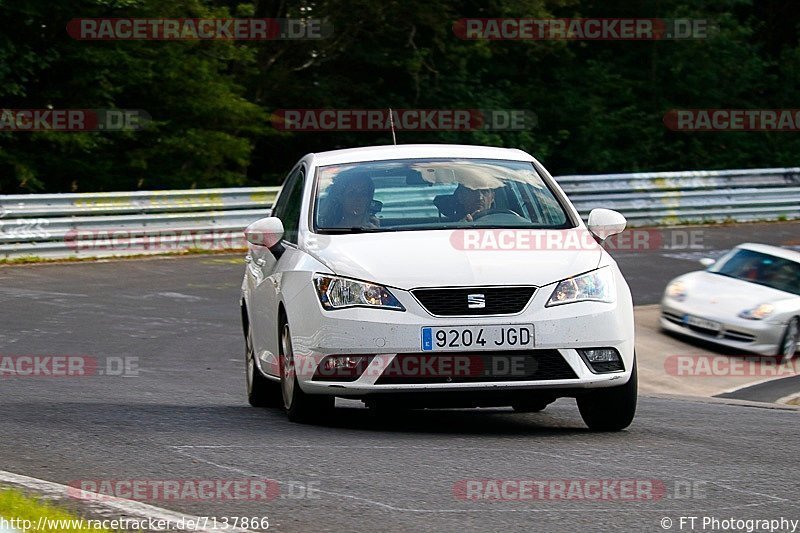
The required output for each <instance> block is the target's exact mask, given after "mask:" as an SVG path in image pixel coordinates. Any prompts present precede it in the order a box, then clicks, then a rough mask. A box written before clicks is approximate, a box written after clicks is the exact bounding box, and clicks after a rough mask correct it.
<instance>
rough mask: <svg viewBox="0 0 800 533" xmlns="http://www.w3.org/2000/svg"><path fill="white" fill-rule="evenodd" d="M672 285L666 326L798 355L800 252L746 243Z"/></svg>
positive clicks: (769, 352)
mask: <svg viewBox="0 0 800 533" xmlns="http://www.w3.org/2000/svg"><path fill="white" fill-rule="evenodd" d="M701 262H702V263H703V264H704V265H705V266H706V267H708V268H707V269H706V270H703V271H698V272H690V273H688V274H684V275H683V276H680V277H678V278H675V279H674V280H672V281H671V282H670V284H669V285H667V288H666V290H665V291H664V297H663V299H662V301H661V327H662V328H664V329H665V330H667V331H672V332H675V333H679V334H682V335H687V336H690V337H694V338H697V339H703V340H706V341H711V342H713V343H716V344H721V345H724V346H728V347H731V348H736V349H739V350H742V351H744V352H753V353H757V354H761V355H765V356H778V357H780V358H782V359H783V360H787V361H788V360H790V359H792V358H793V357H794V356H795V354H796V353H797V344H798V342H800V253H798V252H795V251H793V250H788V249H785V248H779V247H777V246H768V245H766V244H750V243H747V244H740V245H739V246H737V247H736V248H734V249H733V250H731V251H730V252H728V253H727V254H726V255H725V256H723V257H722V258H720V259H719V261H714V260H713V259H703V260H702V261H701Z"/></svg>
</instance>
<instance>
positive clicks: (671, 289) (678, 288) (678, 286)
mask: <svg viewBox="0 0 800 533" xmlns="http://www.w3.org/2000/svg"><path fill="white" fill-rule="evenodd" d="M664 292H665V294H666V295H667V296H668V297H670V298H672V299H674V300H678V301H679V302H682V301H684V300H685V299H686V284H685V283H683V282H682V281H673V282H672V283H670V284H669V285H667V290H666V291H664Z"/></svg>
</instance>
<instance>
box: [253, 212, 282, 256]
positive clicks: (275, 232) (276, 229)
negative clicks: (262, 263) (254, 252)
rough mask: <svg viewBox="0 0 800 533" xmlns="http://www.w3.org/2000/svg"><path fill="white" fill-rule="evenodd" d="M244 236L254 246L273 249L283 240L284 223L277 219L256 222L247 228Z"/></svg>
mask: <svg viewBox="0 0 800 533" xmlns="http://www.w3.org/2000/svg"><path fill="white" fill-rule="evenodd" d="M244 236H245V238H246V239H247V242H249V243H250V244H252V245H254V246H264V247H266V248H272V247H273V246H275V245H276V244H278V243H279V242H280V241H281V239H282V238H283V222H281V220H280V219H279V218H277V217H267V218H262V219H259V220H256V221H255V222H253V223H252V224H250V225H249V226H247V228H246V229H245V230H244Z"/></svg>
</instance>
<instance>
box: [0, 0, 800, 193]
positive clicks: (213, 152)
mask: <svg viewBox="0 0 800 533" xmlns="http://www.w3.org/2000/svg"><path fill="white" fill-rule="evenodd" d="M799 15H800V3H797V2H794V1H792V0H640V1H637V2H630V0H606V1H604V2H593V1H590V0H384V1H381V2H375V1H374V0H294V1H290V2H286V1H285V0H251V1H250V2H240V1H238V0H26V1H25V2H20V1H17V0H0V17H2V20H3V21H4V25H3V29H2V30H0V106H2V107H3V108H9V109H26V108H45V107H47V106H52V107H54V108H67V109H68V108H79V109H80V108H83V109H96V108H119V109H143V110H145V111H147V112H148V113H149V115H150V116H152V118H153V122H152V123H151V124H150V125H149V127H147V128H146V129H144V130H141V131H133V132H96V133H63V132H61V133H57V132H41V133H10V132H0V194H2V193H12V192H44V191H47V192H65V191H82V192H83V191H95V190H98V191H99V190H135V189H167V188H189V187H214V186H239V185H259V184H276V183H280V181H281V180H282V178H283V175H284V174H285V172H286V171H287V170H288V169H289V168H290V166H291V164H292V163H293V162H294V161H295V160H296V159H297V158H299V157H300V156H302V155H303V154H305V153H308V152H313V151H322V150H330V149H335V148H343V147H352V146H364V145H371V144H386V143H390V142H391V135H390V134H389V133H388V132H335V133H328V132H284V131H279V130H277V129H275V128H273V127H272V125H271V124H270V116H271V114H272V113H273V112H274V111H275V110H278V109H291V108H312V109H313V108H358V109H385V108H388V107H393V108H421V109H454V108H455V109H525V110H529V111H532V112H534V113H536V115H537V116H538V124H537V126H536V127H534V128H532V129H529V130H526V131H474V132H424V131H400V132H398V141H399V142H402V143H411V142H434V143H439V142H455V143H467V144H489V145H496V146H509V147H518V148H522V149H524V150H527V151H530V152H531V153H533V154H534V155H536V156H537V157H539V158H540V159H541V160H542V161H543V162H544V163H545V164H547V165H548V167H549V168H550V170H551V171H552V172H553V173H554V174H557V175H558V174H562V175H563V174H570V173H599V172H628V171H642V170H682V169H713V168H747V167H770V166H797V155H796V154H797V153H798V152H800V135H797V134H792V133H785V132H774V133H757V132H741V133H686V132H673V131H670V130H668V129H667V128H666V127H665V126H664V123H663V117H664V114H665V113H666V112H667V111H669V110H670V109H681V108H714V107H719V108H738V109H774V108H790V109H791V108H797V107H798V106H797V104H796V97H797V96H796V95H797V94H798V87H799V86H800V70H798V69H797V68H796V67H797V65H798V64H800V46H798V23H797V21H798V20H800V16H799ZM228 16H242V17H249V16H255V17H290V18H296V17H313V18H325V19H327V20H328V21H329V22H330V23H331V24H332V25H333V27H334V33H333V35H332V36H331V37H330V38H328V39H323V40H304V41H265V42H254V41H213V42H208V41H204V42H199V41H182V42H154V41H96V42H93V41H77V40H73V39H72V38H70V37H69V36H68V35H67V33H66V31H65V26H66V24H67V22H68V21H69V20H71V19H73V18H81V17H153V18H155V17H228ZM503 16H507V17H537V18H545V17H600V18H607V17H661V18H708V19H712V20H713V21H715V23H716V24H717V26H718V30H717V31H715V32H713V33H712V35H711V36H710V37H709V38H708V39H692V40H678V41H667V40H665V41H640V42H599V41H589V42H573V41H570V42H566V41H485V40H482V41H467V40H461V39H458V38H457V37H456V35H455V33H454V31H453V23H454V22H455V21H456V20H458V19H459V18H465V17H503Z"/></svg>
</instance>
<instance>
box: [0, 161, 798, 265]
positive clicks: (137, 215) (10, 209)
mask: <svg viewBox="0 0 800 533" xmlns="http://www.w3.org/2000/svg"><path fill="white" fill-rule="evenodd" d="M556 181H558V183H559V184H560V185H561V187H562V188H563V189H564V191H565V192H566V193H567V195H568V196H569V197H570V199H571V200H572V202H573V203H574V204H575V207H576V208H577V209H578V211H579V212H580V213H581V214H582V215H583V216H584V217H587V216H588V214H589V211H591V210H592V209H594V208H596V207H606V208H609V209H616V210H618V211H620V212H622V213H623V214H624V215H625V216H626V217H627V218H628V221H629V225H630V226H632V227H633V226H656V225H677V224H693V223H708V222H727V221H735V222H743V221H756V220H784V219H786V220H788V219H797V218H800V168H778V169H756V170H722V171H697V172H657V173H637V174H605V175H589V176H562V177H558V178H556ZM278 190H279V188H278V187H250V188H238V189H203V190H187V191H140V192H111V193H88V194H25V195H6V196H0V259H13V258H19V257H25V256H36V257H105V256H115V255H131V254H153V253H165V252H170V251H175V252H180V251H185V250H187V249H198V250H204V249H213V250H218V249H237V248H242V247H244V240H243V238H242V232H241V230H242V229H243V228H244V227H245V226H246V225H248V224H249V223H250V222H252V221H254V220H257V219H258V218H261V217H264V216H267V215H268V213H269V208H270V206H271V205H272V201H273V200H274V198H275V195H276V194H277V192H278ZM403 209H406V208H405V207H404V202H402V201H401V202H387V203H386V205H384V209H383V213H385V214H387V215H390V214H391V212H392V211H397V212H398V213H399V212H401V210H403ZM407 214H408V213H406V215H407ZM420 216H423V215H422V214H421V213H420Z"/></svg>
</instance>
